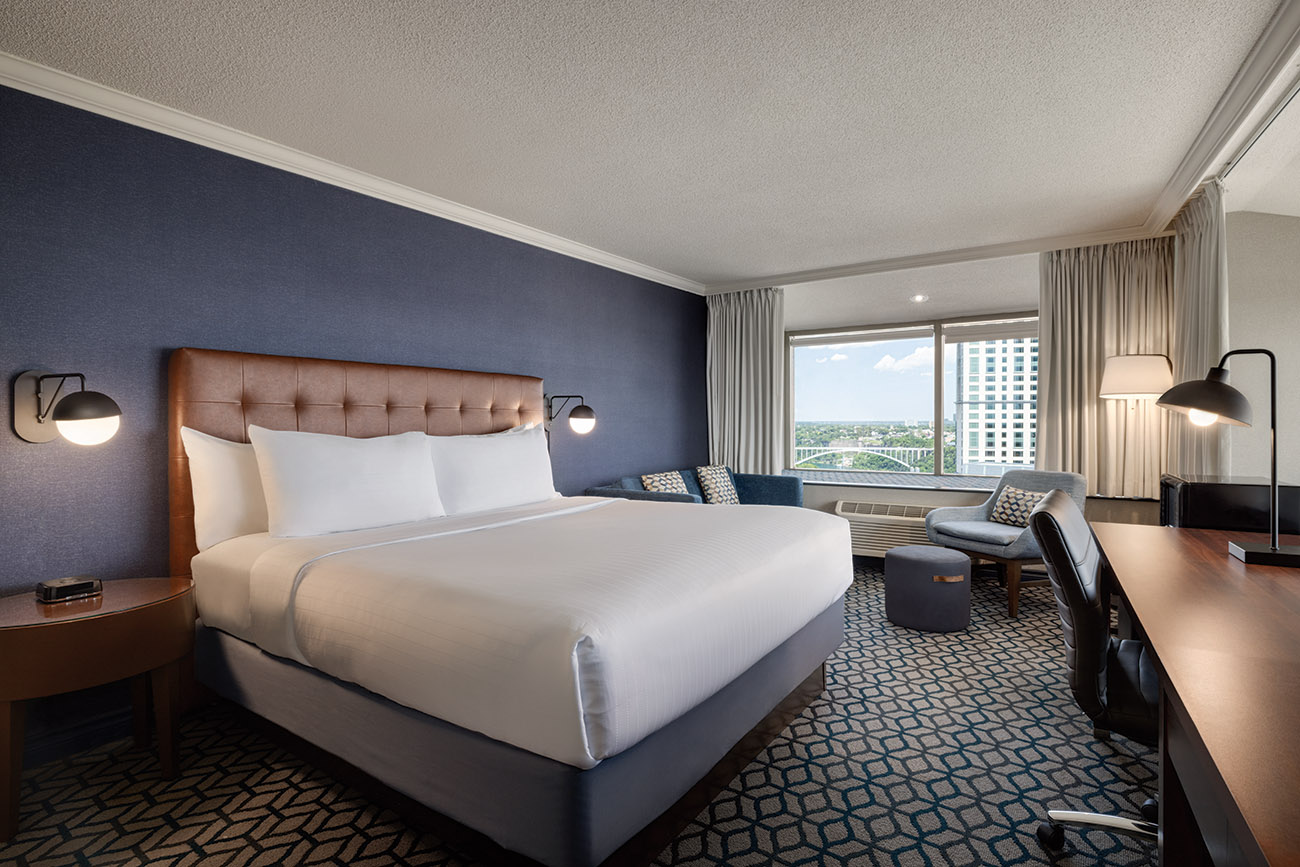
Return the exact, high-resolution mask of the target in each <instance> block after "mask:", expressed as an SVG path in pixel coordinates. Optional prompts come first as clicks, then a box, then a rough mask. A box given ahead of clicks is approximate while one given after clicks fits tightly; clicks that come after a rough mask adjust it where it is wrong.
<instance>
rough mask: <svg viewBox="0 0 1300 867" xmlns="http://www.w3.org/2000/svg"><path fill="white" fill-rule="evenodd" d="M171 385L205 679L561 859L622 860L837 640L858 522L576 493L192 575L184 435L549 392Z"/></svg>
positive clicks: (278, 371)
mask: <svg viewBox="0 0 1300 867" xmlns="http://www.w3.org/2000/svg"><path fill="white" fill-rule="evenodd" d="M169 389H170V413H169V418H170V426H171V432H172V441H173V442H172V447H171V448H172V452H171V461H170V466H171V483H172V512H173V523H172V533H173V552H172V553H173V571H174V572H175V573H176V574H189V573H190V571H191V561H192V568H193V575H194V577H195V580H196V592H197V598H198V603H199V610H200V616H201V617H202V625H200V627H199V640H198V646H197V649H196V671H197V674H198V677H199V679H200V680H201V681H203V682H204V683H206V684H207V685H208V686H210V687H211V688H212V689H214V690H215V691H216V692H217V693H219V694H221V695H223V696H225V697H227V698H229V699H231V700H233V701H236V702H237V703H239V704H241V705H243V706H245V707H247V708H248V709H250V710H252V711H253V712H254V713H257V714H259V715H261V716H263V717H265V718H267V719H269V720H271V721H272V722H274V723H276V724H278V725H280V726H282V727H284V728H286V729H288V730H289V731H291V732H293V733H295V734H297V735H298V736H300V737H302V738H304V739H306V740H308V741H309V742H311V743H313V744H315V745H317V746H319V747H321V748H323V749H325V750H327V751H328V752H330V753H333V754H335V755H337V756H338V757H340V758H342V759H344V760H346V761H347V762H349V763H351V764H353V765H355V766H357V767H358V768H361V769H362V770H364V771H365V772H367V773H368V774H370V775H372V776H374V777H375V778H377V779H379V780H380V781H382V782H383V783H385V784H386V785H388V786H390V787H392V788H393V789H395V790H397V791H399V792H401V793H403V794H405V795H407V796H409V797H412V798H414V799H415V800H417V801H419V802H420V803H422V804H425V805H427V806H429V807H432V808H433V809H435V810H437V811H438V812H440V813H443V814H445V815H447V816H449V817H451V818H453V819H455V820H457V821H459V822H461V823H463V824H465V825H467V826H469V827H470V828H473V829H475V830H477V831H479V832H482V833H484V834H486V835H487V836H489V837H490V838H492V839H493V840H495V841H496V842H497V843H499V844H500V845H501V846H503V847H505V848H506V849H507V850H510V851H513V852H517V853H521V854H523V855H525V856H527V857H529V858H532V859H535V860H537V861H540V862H542V863H544V864H551V865H595V864H598V863H600V862H602V861H604V860H605V859H606V858H607V857H608V856H610V855H611V853H614V852H615V851H616V850H618V849H619V847H620V846H622V845H623V844H624V843H625V841H627V840H628V839H629V838H630V837H632V836H633V835H635V834H636V833H637V832H638V831H639V830H641V829H642V828H643V827H644V826H646V825H647V824H648V823H650V822H651V821H652V820H654V819H655V818H656V817H658V816H659V815H660V814H661V813H663V812H664V811H665V810H667V809H668V808H669V807H671V806H672V805H673V804H674V802H676V801H677V800H678V798H680V797H681V796H682V795H683V793H685V792H687V790H689V789H690V788H691V787H692V785H693V784H695V783H696V782H697V781H699V780H700V779H701V778H703V777H704V776H705V775H706V774H707V773H708V772H709V770H710V769H711V768H712V767H713V766H714V764H715V763H717V762H718V761H719V759H720V758H722V757H723V756H724V755H726V754H727V753H728V751H729V750H730V749H731V748H732V747H733V746H734V745H735V744H736V743H737V742H738V741H740V740H741V739H742V738H744V737H745V736H746V735H747V734H748V733H750V732H751V730H752V729H754V728H755V727H756V726H757V725H758V724H759V723H761V722H762V721H763V720H764V718H765V717H767V716H768V714H769V712H771V711H772V710H773V708H775V707H777V706H778V705H779V704H781V703H782V700H783V699H784V698H786V697H787V696H788V695H791V694H795V693H798V692H799V691H800V688H801V687H803V688H804V689H806V688H807V686H808V685H809V684H810V683H811V684H814V685H815V684H817V683H818V682H819V678H820V676H821V671H822V663H823V662H824V660H825V658H826V657H827V656H828V655H829V654H830V653H831V652H832V651H833V650H834V648H835V647H836V646H838V644H839V643H840V641H841V639H842V631H843V614H842V605H843V598H842V595H843V592H844V589H845V588H846V587H847V584H848V582H849V581H850V580H851V564H850V558H849V554H848V541H847V530H846V529H845V527H844V526H843V525H842V522H840V521H839V520H838V519H835V518H832V517H830V516H827V515H823V514H820V513H815V512H811V511H803V510H793V509H784V508H780V507H763V506H736V507H713V508H709V509H700V508H697V507H695V506H693V505H685V504H658V503H636V502H632V501H625V500H603V499H597V498H556V499H553V500H547V501H544V502H541V503H535V504H529V505H523V506H518V507H512V508H505V509H498V510H492V511H488V512H480V513H476V514H472V515H459V516H452V517H442V518H433V519H429V520H426V521H420V522H415V523H411V524H406V525H401V526H398V527H383V528H376V529H369V530H358V531H353V532H344V533H334V534H330V535H327V536H310V537H302V538H288V539H275V538H272V537H269V536H267V535H266V534H256V535H251V536H244V537H241V538H237V539H232V540H229V541H227V542H222V543H220V544H217V545H215V546H213V547H211V548H208V549H207V550H206V551H204V552H203V553H202V554H200V555H198V556H197V557H195V556H194V555H195V553H196V548H195V544H194V534H193V517H192V505H193V504H192V495H191V494H190V491H189V489H188V484H189V478H188V471H187V468H186V465H185V453H184V449H183V448H181V446H180V441H179V430H180V428H181V427H182V426H186V427H190V428H193V429H196V430H201V431H204V432H206V433H209V434H212V435H214V436H218V437H222V438H225V439H229V440H233V441H237V442H238V441H245V440H246V439H247V435H246V430H247V425H249V424H258V425H262V426H265V427H276V428H280V429H289V430H295V429H297V430H315V431H317V432H322V433H337V434H345V435H348V436H376V435H385V434H389V433H397V432H402V431H406V430H423V431H425V432H426V433H430V434H434V435H438V434H452V435H455V434H464V433H491V432H496V431H503V430H506V429H508V428H511V427H513V426H515V425H517V424H521V423H527V422H529V421H539V420H540V416H541V411H542V410H541V407H542V395H541V382H540V380H536V379H533V378H531V377H520V376H507V375H500V374H479V373H469V372H460V371H446V370H436V369H425V368H407V367H396V366H387V365H369V364H353V363H345V362H326V361H319V360H314V359H289V358H280V357H275V356H253V355H245V354H237V353H224V352H216V351H210V350H191V349H183V350H177V352H176V353H175V354H174V355H173V359H172V365H171V382H170V386H169ZM771 734H775V732H769V733H768V736H770V735H771Z"/></svg>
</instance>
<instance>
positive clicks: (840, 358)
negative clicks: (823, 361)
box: [831, 352, 849, 361]
mask: <svg viewBox="0 0 1300 867" xmlns="http://www.w3.org/2000/svg"><path fill="white" fill-rule="evenodd" d="M848 360H849V357H848V356H847V355H845V354H844V353H843V352H837V353H835V354H834V355H832V356H831V361H848Z"/></svg>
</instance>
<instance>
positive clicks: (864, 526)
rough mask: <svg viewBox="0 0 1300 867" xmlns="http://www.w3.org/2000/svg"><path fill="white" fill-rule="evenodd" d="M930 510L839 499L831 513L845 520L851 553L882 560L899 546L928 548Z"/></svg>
mask: <svg viewBox="0 0 1300 867" xmlns="http://www.w3.org/2000/svg"><path fill="white" fill-rule="evenodd" d="M934 508H936V507H935V506H915V505H902V504H900V503H864V502H861V501H858V500H840V501H839V502H837V503H836V504H835V514H837V515H839V516H840V517H842V518H846V519H848V522H849V537H850V538H851V539H852V540H853V553H854V554H859V555H861V556H864V557H883V556H885V552H886V551H888V550H889V549H890V548H897V547H898V546H899V545H929V544H930V540H929V538H927V537H926V535H925V516H926V515H928V514H929V513H930V511H931V510H932V509H934Z"/></svg>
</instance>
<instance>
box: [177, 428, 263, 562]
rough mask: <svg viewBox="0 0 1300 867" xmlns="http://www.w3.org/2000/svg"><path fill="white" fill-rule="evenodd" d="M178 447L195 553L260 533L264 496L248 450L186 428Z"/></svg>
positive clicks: (239, 445) (236, 444)
mask: <svg viewBox="0 0 1300 867" xmlns="http://www.w3.org/2000/svg"><path fill="white" fill-rule="evenodd" d="M181 443H182V444H184V446H185V455H186V457H188V458H189V461H190V487H191V488H193V489H194V541H195V542H197V543H198V547H199V550H200V551H206V550H208V549H209V548H211V547H212V546H213V545H215V544H217V543H218V542H224V541H226V540H227V539H233V538H235V537H236V536H247V535H249V534H251V533H265V532H266V527H267V522H266V497H265V496H264V495H263V494H262V477H261V476H260V475H259V474H258V471H257V456H256V455H255V454H253V447H252V446H251V445H249V444H248V443H232V442H231V441H230V440H223V439H221V438H219V437H214V436H210V435H208V434H205V433H202V432H200V431H196V430H192V429H190V428H187V427H183V428H181Z"/></svg>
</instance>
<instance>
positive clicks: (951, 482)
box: [784, 469, 998, 494]
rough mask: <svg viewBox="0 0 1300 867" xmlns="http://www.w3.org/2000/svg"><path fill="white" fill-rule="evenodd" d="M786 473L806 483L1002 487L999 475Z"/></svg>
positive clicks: (958, 489) (966, 489) (973, 489)
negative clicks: (999, 484)
mask: <svg viewBox="0 0 1300 867" xmlns="http://www.w3.org/2000/svg"><path fill="white" fill-rule="evenodd" d="M784 475H787V476H796V477H798V478H801V479H803V483H804V484H805V485H827V486H831V487H844V488H892V489H896V490H907V491H953V492H955V493H978V494H987V493H990V492H992V491H993V489H994V488H996V487H997V486H998V477H997V476H935V475H932V474H930V473H916V474H915V475H914V477H913V474H910V473H879V472H870V471H868V470H857V471H854V470H790V469H787V470H785V471H784Z"/></svg>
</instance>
